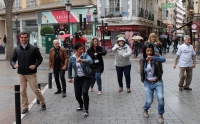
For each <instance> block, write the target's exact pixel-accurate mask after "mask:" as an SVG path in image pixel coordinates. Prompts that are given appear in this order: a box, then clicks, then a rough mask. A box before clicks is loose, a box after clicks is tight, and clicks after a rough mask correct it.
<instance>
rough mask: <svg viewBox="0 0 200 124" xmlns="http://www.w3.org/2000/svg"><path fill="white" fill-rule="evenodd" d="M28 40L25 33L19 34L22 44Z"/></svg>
mask: <svg viewBox="0 0 200 124" xmlns="http://www.w3.org/2000/svg"><path fill="white" fill-rule="evenodd" d="M28 40H29V38H28V35H27V34H21V36H20V41H21V43H22V44H27V43H28Z"/></svg>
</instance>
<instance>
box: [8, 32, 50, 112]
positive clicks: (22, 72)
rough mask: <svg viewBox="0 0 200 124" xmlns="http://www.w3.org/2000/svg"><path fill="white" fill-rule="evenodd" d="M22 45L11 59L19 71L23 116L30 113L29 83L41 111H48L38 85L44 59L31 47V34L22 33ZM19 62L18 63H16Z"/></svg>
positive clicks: (37, 50)
mask: <svg viewBox="0 0 200 124" xmlns="http://www.w3.org/2000/svg"><path fill="white" fill-rule="evenodd" d="M20 40H21V44H20V45H19V46H17V47H15V49H14V52H13V55H12V58H11V59H10V65H11V66H12V68H13V69H16V68H17V69H18V70H17V73H18V74H19V75H18V76H19V83H20V92H21V96H22V106H23V108H24V109H23V110H22V114H25V113H27V112H28V110H29V108H28V104H29V103H28V97H27V93H26V89H27V82H28V83H29V85H30V87H31V89H32V91H33V92H34V93H35V95H36V97H37V99H38V100H39V101H40V104H41V105H42V107H41V110H42V111H44V110H46V104H45V99H44V97H43V95H42V93H41V91H40V89H39V88H38V85H37V75H36V73H37V67H38V66H39V65H40V64H41V63H42V61H43V58H42V56H41V53H40V51H39V49H38V48H37V47H36V46H33V45H31V44H30V43H29V42H28V41H29V33H27V32H21V33H20ZM17 60H18V62H17V63H16V61H17Z"/></svg>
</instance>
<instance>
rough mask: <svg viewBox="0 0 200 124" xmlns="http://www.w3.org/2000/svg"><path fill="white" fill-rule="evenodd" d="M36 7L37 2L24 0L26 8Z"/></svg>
mask: <svg viewBox="0 0 200 124" xmlns="http://www.w3.org/2000/svg"><path fill="white" fill-rule="evenodd" d="M31 6H37V0H26V7H31Z"/></svg>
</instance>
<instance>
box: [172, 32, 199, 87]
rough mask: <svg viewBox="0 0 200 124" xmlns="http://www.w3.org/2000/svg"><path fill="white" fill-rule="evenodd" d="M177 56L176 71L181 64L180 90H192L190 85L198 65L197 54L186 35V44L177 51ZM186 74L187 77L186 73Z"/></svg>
mask: <svg viewBox="0 0 200 124" xmlns="http://www.w3.org/2000/svg"><path fill="white" fill-rule="evenodd" d="M176 54H177V56H176V58H175V64H174V69H175V68H176V64H177V63H179V67H180V74H179V85H178V86H179V90H180V91H181V90H183V89H184V90H192V88H190V87H189V86H190V84H191V81H192V70H193V68H195V64H196V53H195V51H194V48H193V46H192V45H191V44H190V36H189V35H186V36H185V37H184V44H182V45H181V46H179V48H178V51H177V53H176ZM185 72H186V77H185V75H184V73H185ZM184 80H185V86H183V84H184Z"/></svg>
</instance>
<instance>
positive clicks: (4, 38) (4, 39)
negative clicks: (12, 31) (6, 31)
mask: <svg viewBox="0 0 200 124" xmlns="http://www.w3.org/2000/svg"><path fill="white" fill-rule="evenodd" d="M6 39H7V38H6V35H4V37H3V42H4V47H6V42H7V40H6Z"/></svg>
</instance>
